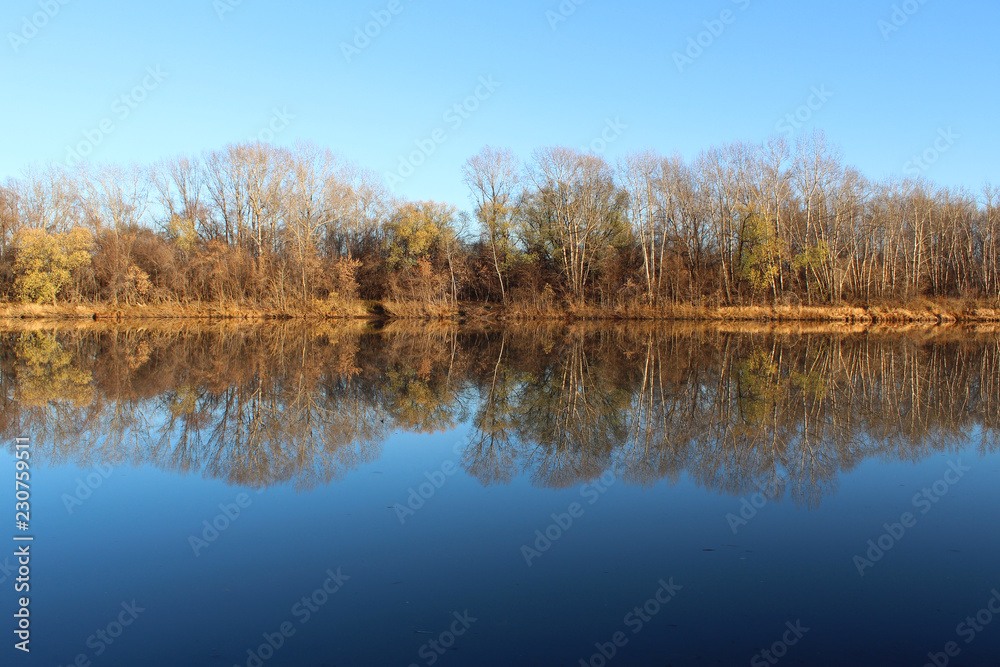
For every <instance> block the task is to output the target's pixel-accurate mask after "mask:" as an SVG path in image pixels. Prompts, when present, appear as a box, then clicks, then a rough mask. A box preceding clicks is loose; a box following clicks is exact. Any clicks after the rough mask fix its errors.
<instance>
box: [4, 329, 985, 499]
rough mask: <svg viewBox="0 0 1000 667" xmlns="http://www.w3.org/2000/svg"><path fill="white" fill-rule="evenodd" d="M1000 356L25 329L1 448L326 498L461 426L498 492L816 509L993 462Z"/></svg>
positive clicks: (637, 334)
mask: <svg viewBox="0 0 1000 667" xmlns="http://www.w3.org/2000/svg"><path fill="white" fill-rule="evenodd" d="M998 341H1000V339H998V335H997V332H996V329H993V330H992V331H987V332H980V333H976V332H975V331H959V330H956V329H950V328H948V329H943V330H941V329H938V330H931V331H930V332H927V331H925V332H923V333H920V332H911V333H909V334H906V333H900V332H898V330H895V329H894V330H893V332H892V333H886V332H885V331H883V332H877V331H872V330H863V329H858V330H857V332H856V333H848V332H846V331H845V332H841V333H835V334H829V333H819V334H809V333H803V332H801V331H791V332H789V333H784V334H783V333H780V332H774V331H770V330H768V329H766V328H763V327H762V328H760V329H759V330H757V331H755V332H751V331H742V332H735V333H726V332H724V331H722V330H720V329H719V328H718V327H711V328H695V327H687V328H680V327H676V326H668V327H663V326H654V325H648V326H638V325H634V324H633V325H630V326H629V327H628V328H624V327H619V328H590V327H579V326H538V327H530V328H529V327H521V328H518V329H514V330H496V329H495V328H493V330H490V331H478V332H477V331H462V330H459V329H456V328H452V327H446V326H440V327H434V326H427V327H422V328H420V329H417V330H408V329H406V328H402V327H399V326H398V325H391V326H390V327H389V328H388V329H385V330H381V331H372V330H369V329H366V328H364V327H363V326H361V325H357V324H354V325H351V326H331V325H328V324H316V325H311V326H310V327H308V328H306V327H302V326H299V325H289V324H277V325H270V326H267V327H259V328H235V327H233V328H227V327H218V328H212V329H209V328H199V329H194V330H170V329H156V328H144V329H142V330H141V331H138V330H117V329H114V328H97V329H91V330H85V331H80V332H74V331H62V332H59V331H54V330H51V329H44V328H38V329H36V330H35V331H23V330H13V331H7V332H4V333H2V334H0V349H2V354H0V390H2V391H0V401H2V411H0V415H2V416H0V435H2V436H3V437H5V438H6V439H7V441H8V442H13V439H14V436H16V435H22V434H24V433H30V434H32V436H33V439H34V440H35V441H36V445H35V449H36V452H35V455H36V456H37V457H38V458H39V460H40V461H45V462H48V463H50V464H56V463H66V462H71V463H75V464H77V465H81V466H83V467H89V466H93V465H97V464H102V465H111V466H119V465H153V466H157V467H159V468H162V469H164V470H170V471H176V472H180V473H200V474H203V475H205V476H206V477H210V478H219V479H223V480H226V481H228V482H229V483H231V484H238V485H242V486H253V487H264V486H270V485H274V484H281V483H292V484H295V485H296V486H299V487H301V488H308V487H311V486H314V485H317V484H326V483H329V482H330V481H331V480H333V479H336V478H338V477H340V476H342V475H344V474H346V473H347V472H349V471H350V470H352V469H355V468H357V467H358V466H359V465H362V464H364V463H370V462H373V461H376V460H378V458H379V457H380V456H381V455H382V444H383V442H384V441H385V440H386V439H388V438H389V437H391V436H392V434H393V433H395V432H398V431H407V432H416V433H440V432H448V431H451V430H453V429H458V432H461V433H467V434H468V435H467V440H466V441H465V443H464V446H463V448H462V451H461V454H460V455H461V464H462V467H463V468H464V470H465V471H466V472H467V473H468V474H469V475H472V476H474V477H476V478H477V479H479V480H480V481H481V482H482V483H483V484H487V485H490V484H504V483H508V482H510V481H511V480H513V479H515V478H516V477H518V476H521V475H524V476H529V477H530V478H531V480H532V483H533V484H535V485H537V486H541V487H546V488H565V487H569V486H572V485H576V484H581V483H584V482H587V481H592V480H593V479H595V478H597V477H599V476H600V475H601V474H603V473H604V472H606V471H608V470H614V471H615V472H616V474H618V475H619V476H620V477H621V478H622V479H623V480H624V481H625V482H626V483H629V484H653V483H655V482H657V481H659V480H662V479H668V480H677V479H680V478H681V477H682V476H687V477H688V478H689V479H693V480H695V481H696V482H697V483H699V484H701V485H703V486H705V487H707V488H710V489H714V490H717V491H720V492H724V493H729V494H733V495H747V494H750V493H755V492H758V491H764V492H766V493H767V494H768V495H769V497H772V498H778V497H790V498H792V499H793V500H794V501H795V502H798V503H801V504H807V505H816V504H818V503H819V501H820V499H821V498H822V497H824V496H825V495H826V494H828V493H830V492H831V491H832V490H834V489H835V488H836V485H837V479H838V477H839V475H840V474H841V473H842V472H844V471H847V470H851V469H852V468H854V467H855V466H856V465H858V464H859V463H861V462H863V461H865V460H867V459H869V458H873V457H877V458H879V459H884V460H903V461H917V460H921V459H923V458H925V457H927V456H931V455H933V454H935V453H940V452H951V451H954V450H955V449H956V448H961V447H965V446H976V445H978V446H979V447H981V448H982V449H983V450H984V451H993V450H995V448H996V446H997V442H998V440H997V434H998V432H1000V342H998ZM463 424H468V428H463V427H462V425H463Z"/></svg>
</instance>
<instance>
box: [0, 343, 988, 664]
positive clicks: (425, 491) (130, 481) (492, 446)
mask: <svg viewBox="0 0 1000 667" xmlns="http://www.w3.org/2000/svg"><path fill="white" fill-rule="evenodd" d="M0 350H2V357H0V387H2V392H0V400H2V401H3V406H2V407H3V412H2V421H0V430H2V433H3V437H4V442H5V443H6V446H5V447H4V454H3V455H2V456H0V459H2V466H0V469H2V470H6V471H7V472H6V473H4V474H5V475H7V476H9V478H13V475H14V469H15V468H14V465H15V464H14V452H15V451H16V450H15V442H14V439H15V437H17V436H19V435H26V436H30V438H31V455H32V458H31V465H32V468H31V474H32V478H31V485H32V489H31V504H32V508H31V526H30V533H31V535H33V536H34V538H35V541H34V542H33V543H32V544H31V553H32V560H31V574H30V586H31V590H30V596H31V603H30V613H31V643H30V648H31V653H30V654H28V655H26V654H23V653H22V652H21V651H17V650H15V649H14V648H13V645H14V643H15V642H16V641H17V639H16V638H15V636H14V635H13V634H12V632H11V631H12V630H13V629H14V620H13V619H12V614H13V613H14V611H15V610H16V609H17V606H16V604H17V603H16V602H15V599H16V598H17V597H18V596H19V595H21V594H15V592H14V588H13V586H14V583H15V577H16V576H17V574H16V572H15V573H11V565H16V562H15V559H14V558H13V556H12V554H13V552H14V548H15V543H14V542H13V540H12V539H11V538H12V537H13V536H14V535H15V534H20V533H19V532H18V531H17V530H16V529H15V526H14V509H15V508H14V503H15V499H14V490H13V484H12V483H6V482H5V483H4V484H2V485H0V488H4V489H7V490H6V491H4V492H3V495H2V498H0V508H3V510H2V515H3V516H6V517H7V518H8V523H7V525H8V526H9V528H8V529H7V530H3V531H2V532H0V540H2V541H3V542H5V543H7V544H8V547H5V548H4V549H3V551H2V552H0V566H2V569H0V578H2V579H4V582H3V583H2V584H0V590H2V591H3V593H2V596H0V599H2V605H3V610H4V612H5V618H7V619H8V620H7V621H6V624H7V626H8V628H7V629H6V630H5V631H4V633H3V636H4V637H6V643H7V645H6V646H4V647H3V649H2V654H3V655H4V658H3V660H2V664H3V665H8V664H10V665H18V664H25V665H69V664H78V665H87V664H92V665H130V666H131V665H221V666H224V667H229V666H231V665H244V666H253V665H269V666H270V665H309V666H321V665H325V666H330V667H332V666H337V667H347V666H353V665H400V666H402V667H406V666H408V665H442V666H448V665H572V666H577V665H581V664H582V665H594V666H599V665H603V664H608V665H616V664H617V665H656V666H661V667H662V666H666V665H674V666H680V665H703V664H711V665H717V664H718V665H731V664H732V665H735V664H750V665H772V664H789V665H802V664H805V665H914V666H920V665H924V664H937V665H943V664H951V665H997V664H1000V614H998V613H995V612H1000V593H998V592H997V591H998V590H1000V558H998V556H1000V552H998V547H1000V539H998V528H997V526H998V519H1000V502H998V500H1000V472H998V471H1000V457H998V455H997V437H996V436H997V428H998V426H1000V334H998V333H997V332H996V331H990V330H975V331H974V330H960V329H946V330H942V329H937V330H923V331H905V332H904V331H892V330H885V331H876V330H867V331H866V330H862V329H858V330H848V329H843V330H816V331H814V332H810V331H807V330H803V329H801V328H788V329H777V330H769V329H766V328H761V327H757V328H753V329H745V330H735V329H734V330H732V331H724V330H720V329H712V328H699V327H672V328H644V327H635V326H631V327H618V328H579V327H537V326H532V327H525V328H521V329H511V330H506V331H502V330H464V329H452V328H447V327H433V326H427V327H423V328H400V329H396V328H393V327H390V328H387V329H383V330H374V329H371V328H366V327H365V326H364V325H351V326H347V327H342V328H336V327H321V328H314V329H309V330H307V329H303V328H297V327H293V326H283V325H268V326H265V327H256V328H233V327H218V328H212V327H203V328H197V329H183V328H178V329H171V328H164V327H152V328H144V329H83V330H69V329H59V328H56V327H52V328H49V327H44V326H42V327H37V328H36V329H35V330H33V331H26V330H12V329H8V330H6V331H5V332H4V333H2V340H0ZM4 558H6V559H7V560H6V561H5V560H3V559H4ZM991 608H992V610H991ZM949 642H952V644H949ZM272 646H277V648H276V649H275V648H272ZM948 650H950V651H951V653H952V655H951V656H949V655H947V653H946V651H948ZM763 651H767V653H766V654H765V653H762V652H763ZM605 656H610V657H605ZM74 661H75V663H74Z"/></svg>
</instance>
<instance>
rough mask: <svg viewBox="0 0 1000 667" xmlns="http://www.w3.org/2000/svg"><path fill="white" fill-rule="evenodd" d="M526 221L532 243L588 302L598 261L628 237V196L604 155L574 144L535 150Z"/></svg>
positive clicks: (574, 292)
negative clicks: (588, 288) (626, 221)
mask: <svg viewBox="0 0 1000 667" xmlns="http://www.w3.org/2000/svg"><path fill="white" fill-rule="evenodd" d="M527 173H528V180H529V181H530V182H531V184H532V185H533V186H534V190H533V191H532V192H529V193H528V194H527V195H526V197H525V199H526V202H525V203H526V205H525V207H524V211H523V218H522V219H523V224H524V226H525V234H526V236H527V238H528V240H529V243H531V244H532V245H536V246H539V247H541V248H543V249H544V251H545V252H547V253H548V254H549V255H550V256H551V257H552V258H553V259H554V260H555V261H556V262H557V263H558V264H559V266H560V268H561V270H562V272H563V276H564V277H565V279H566V283H567V285H568V287H569V290H570V293H571V294H572V295H573V297H574V298H575V299H576V300H577V301H578V302H579V303H581V304H582V303H583V302H584V299H585V294H586V287H587V284H588V282H589V278H590V275H591V273H592V271H593V269H594V267H595V265H596V263H597V260H599V259H600V258H601V256H602V255H603V254H604V253H605V252H606V251H607V250H608V249H609V248H610V247H611V246H612V245H613V244H615V243H618V242H619V241H621V240H622V238H623V236H622V235H623V232H624V229H625V227H624V209H625V202H626V195H625V193H624V192H623V191H621V190H619V189H618V188H617V186H616V185H615V182H614V176H613V174H612V172H611V169H610V167H609V166H608V164H607V162H605V161H604V159H603V158H601V157H599V156H596V155H586V154H583V153H580V152H579V151H575V150H573V149H569V148H547V149H543V150H539V151H536V152H535V153H534V156H533V161H532V163H531V164H530V165H529V167H528V170H527Z"/></svg>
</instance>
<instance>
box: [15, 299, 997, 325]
mask: <svg viewBox="0 0 1000 667" xmlns="http://www.w3.org/2000/svg"><path fill="white" fill-rule="evenodd" d="M0 319H2V320H53V319H57V320H60V319H61V320H95V321H111V322H123V321H141V320H204V321H247V322H252V321H269V320H271V321H273V320H289V321H294V320H298V321H331V320H366V321H395V320H409V321H456V322H484V323H489V322H497V323H500V322H503V323H511V324H516V323H528V322H538V321H608V322H614V321H618V322H629V321H634V322H707V323H712V322H717V323H724V322H829V323H844V324H899V325H904V324H917V323H919V324H930V325H934V324H938V325H947V324H979V323H1000V306H998V305H997V304H986V303H983V302H966V301H958V300H954V301H943V300H939V301H931V300H919V301H914V302H911V303H907V304H899V305H888V304H879V305H864V306H858V305H840V306H830V305H826V306H780V305H778V306H774V305H766V306H719V307H714V306H712V307H709V306H692V305H677V306H667V307H662V308H656V309H654V308H649V307H645V306H635V307H628V308H601V307H578V306H568V307H566V308H549V309H544V310H541V309H525V308H518V307H504V306H502V305H498V304H484V303H459V304H458V305H457V306H453V305H452V304H430V305H428V304H422V303H410V302H407V303H396V302H360V301H359V302H352V303H348V304H337V305H331V304H326V303H315V304H310V306H309V307H308V308H306V309H300V310H291V309H267V308H244V307H233V308H225V307H220V306H219V305H217V304H202V303H197V304H187V305H181V304H160V305H152V306H140V305H136V306H110V305H107V304H65V303H64V304H55V305H53V304H44V305H40V304H19V303H0Z"/></svg>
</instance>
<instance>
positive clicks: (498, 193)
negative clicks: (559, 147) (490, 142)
mask: <svg viewBox="0 0 1000 667" xmlns="http://www.w3.org/2000/svg"><path fill="white" fill-rule="evenodd" d="M518 170H519V165H518V160H517V158H516V157H515V156H514V153H513V152H511V151H510V150H509V149H494V148H491V147H489V146H487V147H486V148H484V149H483V150H481V151H480V152H479V153H478V154H477V155H474V156H473V157H471V158H469V159H468V161H466V163H465V166H464V167H463V169H462V173H463V175H464V177H465V184H466V185H467V186H468V187H469V190H470V192H471V194H472V200H473V202H474V204H475V207H476V209H475V214H476V219H477V220H478V221H479V224H480V225H482V229H483V236H484V237H485V240H486V243H487V246H488V247H489V249H490V254H491V256H492V259H493V269H494V270H495V271H496V274H497V281H498V282H499V284H500V297H501V299H502V300H503V302H504V303H507V286H506V280H505V273H506V271H507V269H508V268H509V266H510V257H511V255H513V253H514V240H513V227H514V214H515V206H516V198H517V186H518V180H519V174H518Z"/></svg>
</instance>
